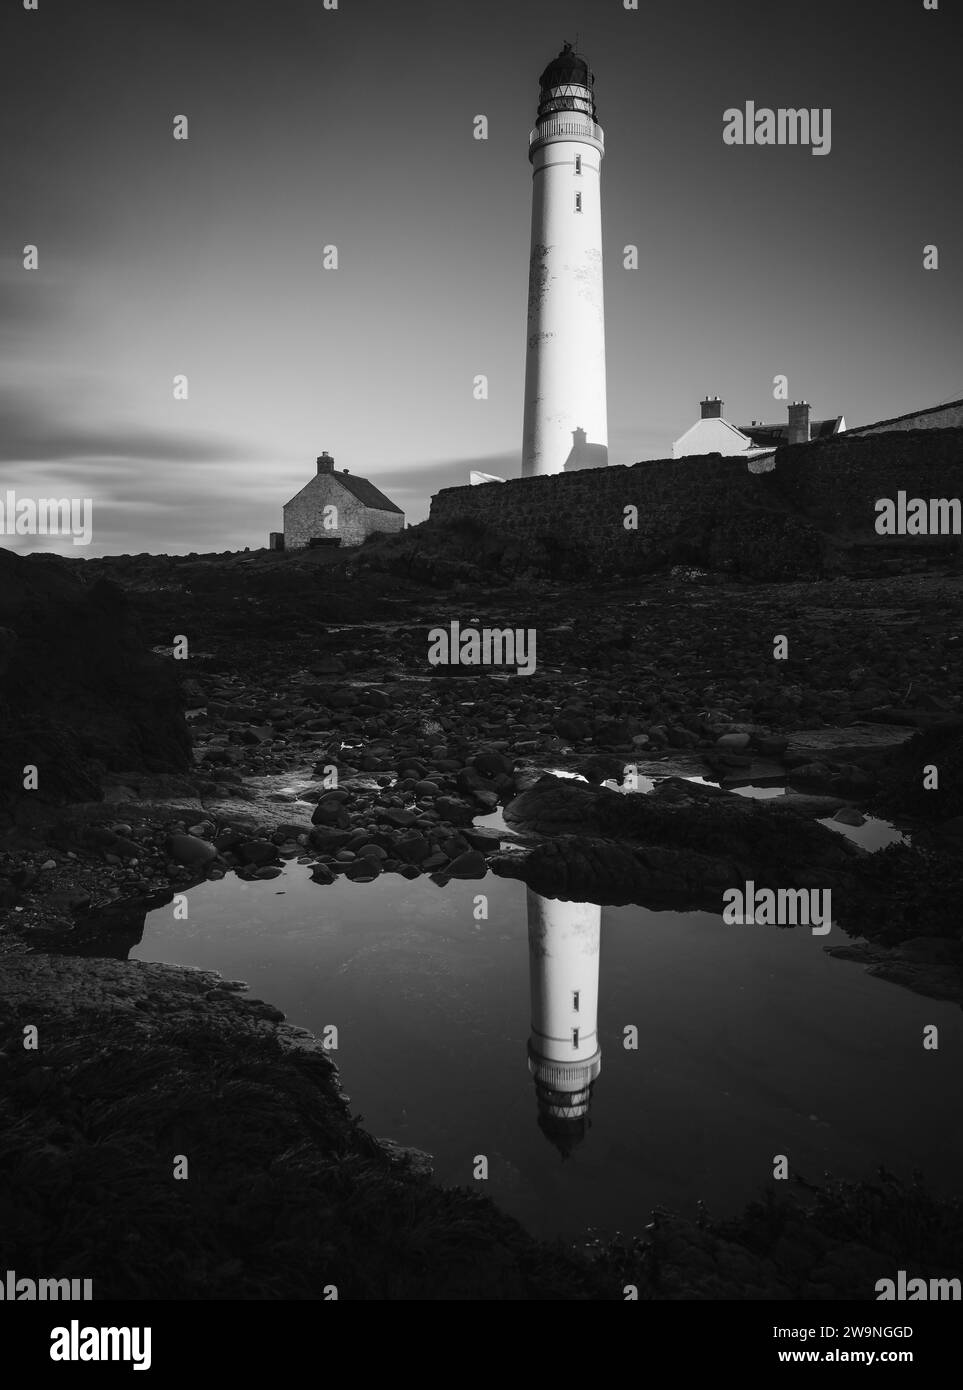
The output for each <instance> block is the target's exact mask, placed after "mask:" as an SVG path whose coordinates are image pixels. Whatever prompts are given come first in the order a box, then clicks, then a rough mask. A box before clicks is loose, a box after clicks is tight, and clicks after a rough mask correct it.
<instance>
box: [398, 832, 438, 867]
mask: <svg viewBox="0 0 963 1390" xmlns="http://www.w3.org/2000/svg"><path fill="white" fill-rule="evenodd" d="M394 848H395V853H396V854H397V855H398V858H399V859H403V860H404V861H405V863H406V864H423V863H424V862H425V860H426V859H427V858H428V856H429V855H430V854H431V845H430V844H429V843H428V841H427V840H426V839H425V837H424V835H419V834H417V833H414V832H413V833H411V834H408V835H402V836H400V837H399V838H398V839H397V840H396V841H395V845H394Z"/></svg>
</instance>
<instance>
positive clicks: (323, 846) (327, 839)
mask: <svg viewBox="0 0 963 1390" xmlns="http://www.w3.org/2000/svg"><path fill="white" fill-rule="evenodd" d="M351 834H352V832H351V831H350V830H336V829H333V828H332V827H330V826H326V825H316V826H314V827H313V828H312V829H311V830H310V831H309V833H308V843H309V844H310V845H311V846H312V847H313V848H314V849H319V850H322V851H323V852H329V851H333V850H337V849H343V848H344V846H345V845H346V844H347V843H348V841H349V840H350V839H351Z"/></svg>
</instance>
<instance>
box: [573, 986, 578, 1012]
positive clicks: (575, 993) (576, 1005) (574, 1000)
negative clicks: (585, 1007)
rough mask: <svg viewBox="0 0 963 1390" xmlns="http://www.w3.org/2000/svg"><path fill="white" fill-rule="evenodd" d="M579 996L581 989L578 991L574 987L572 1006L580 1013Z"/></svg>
mask: <svg viewBox="0 0 963 1390" xmlns="http://www.w3.org/2000/svg"><path fill="white" fill-rule="evenodd" d="M578 996H579V991H578V990H577V989H573V990H572V1008H573V1009H574V1010H575V1012H576V1013H578Z"/></svg>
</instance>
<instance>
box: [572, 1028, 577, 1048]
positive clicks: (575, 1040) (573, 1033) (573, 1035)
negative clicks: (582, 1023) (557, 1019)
mask: <svg viewBox="0 0 963 1390" xmlns="http://www.w3.org/2000/svg"><path fill="white" fill-rule="evenodd" d="M572 1046H573V1047H578V1029H577V1028H573V1029H572Z"/></svg>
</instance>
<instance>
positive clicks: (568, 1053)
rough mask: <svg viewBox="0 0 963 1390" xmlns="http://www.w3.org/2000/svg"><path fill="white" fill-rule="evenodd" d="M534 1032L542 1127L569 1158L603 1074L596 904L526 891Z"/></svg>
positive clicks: (531, 1046) (532, 1061)
mask: <svg viewBox="0 0 963 1390" xmlns="http://www.w3.org/2000/svg"><path fill="white" fill-rule="evenodd" d="M527 908H528V965H529V983H530V987H531V1004H532V1031H531V1035H530V1037H529V1041H528V1068H529V1071H530V1072H531V1074H532V1076H533V1078H534V1081H535V1096H536V1100H537V1103H538V1126H539V1129H541V1131H542V1133H543V1134H544V1135H545V1137H546V1138H547V1139H548V1140H549V1141H550V1142H551V1143H552V1144H554V1145H555V1147H556V1148H557V1149H558V1151H559V1153H560V1154H561V1155H562V1157H563V1158H567V1157H568V1156H569V1154H570V1153H571V1152H572V1150H573V1149H574V1148H575V1147H576V1145H578V1144H580V1143H581V1142H582V1140H583V1139H584V1138H585V1133H586V1130H587V1129H588V1123H589V1118H588V1116H589V1106H590V1104H591V1100H592V1087H593V1086H594V1085H595V1080H596V1077H597V1076H598V1074H599V1072H600V1071H601V1069H602V1053H601V1050H600V1048H599V1039H598V1009H599V945H600V939H601V928H602V909H601V907H599V906H598V904H597V903H569V902H560V901H558V900H557V899H555V898H544V897H542V895H541V894H540V893H535V892H533V890H532V889H531V888H529V889H527Z"/></svg>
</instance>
